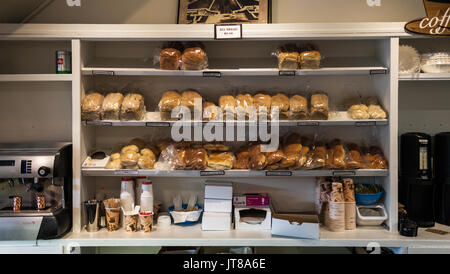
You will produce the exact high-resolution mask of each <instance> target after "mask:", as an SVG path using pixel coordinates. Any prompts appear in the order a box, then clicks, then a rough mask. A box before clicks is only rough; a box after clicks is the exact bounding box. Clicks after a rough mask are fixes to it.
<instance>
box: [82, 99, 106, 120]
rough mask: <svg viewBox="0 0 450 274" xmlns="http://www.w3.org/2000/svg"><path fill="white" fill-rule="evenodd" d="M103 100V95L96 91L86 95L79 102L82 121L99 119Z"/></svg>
mask: <svg viewBox="0 0 450 274" xmlns="http://www.w3.org/2000/svg"><path fill="white" fill-rule="evenodd" d="M103 100H104V97H103V95H101V94H100V93H97V92H94V93H91V94H88V95H86V96H85V97H84V98H83V102H82V103H81V119H82V120H83V121H96V120H100V119H101V112H102V104H103Z"/></svg>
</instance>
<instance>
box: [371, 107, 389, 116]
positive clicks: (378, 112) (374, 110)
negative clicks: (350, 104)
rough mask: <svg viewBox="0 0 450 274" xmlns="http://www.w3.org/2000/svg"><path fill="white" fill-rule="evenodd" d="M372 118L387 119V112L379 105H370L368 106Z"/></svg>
mask: <svg viewBox="0 0 450 274" xmlns="http://www.w3.org/2000/svg"><path fill="white" fill-rule="evenodd" d="M368 113H369V116H370V119H386V118H387V114H386V112H385V111H384V110H383V109H382V108H381V106H379V105H370V106H369V108H368Z"/></svg>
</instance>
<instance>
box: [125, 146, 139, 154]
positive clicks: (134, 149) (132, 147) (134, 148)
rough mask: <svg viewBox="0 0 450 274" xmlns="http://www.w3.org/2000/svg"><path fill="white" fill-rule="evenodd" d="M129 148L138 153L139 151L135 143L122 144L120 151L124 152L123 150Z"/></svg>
mask: <svg viewBox="0 0 450 274" xmlns="http://www.w3.org/2000/svg"><path fill="white" fill-rule="evenodd" d="M129 150H131V151H133V152H136V153H138V152H139V147H138V146H136V145H128V146H124V147H123V148H122V149H121V150H120V153H125V152H127V151H129Z"/></svg>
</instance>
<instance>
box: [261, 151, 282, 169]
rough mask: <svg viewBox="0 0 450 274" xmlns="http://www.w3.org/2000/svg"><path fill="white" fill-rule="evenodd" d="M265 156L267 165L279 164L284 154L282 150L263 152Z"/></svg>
mask: <svg viewBox="0 0 450 274" xmlns="http://www.w3.org/2000/svg"><path fill="white" fill-rule="evenodd" d="M265 155H266V164H267V165H273V164H276V163H278V162H280V161H281V160H283V158H284V153H283V151H282V150H277V151H274V152H265Z"/></svg>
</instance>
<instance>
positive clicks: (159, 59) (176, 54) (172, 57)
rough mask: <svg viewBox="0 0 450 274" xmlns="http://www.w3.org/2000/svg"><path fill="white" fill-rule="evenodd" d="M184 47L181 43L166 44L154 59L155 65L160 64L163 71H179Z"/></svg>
mask: <svg viewBox="0 0 450 274" xmlns="http://www.w3.org/2000/svg"><path fill="white" fill-rule="evenodd" d="M183 50H184V47H183V44H182V43H180V42H169V43H165V44H164V45H163V46H162V48H161V49H159V50H158V51H157V53H156V54H155V57H154V58H153V63H154V65H157V64H159V67H160V69H162V70H179V69H180V67H181V62H182V61H181V56H182V53H183Z"/></svg>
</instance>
